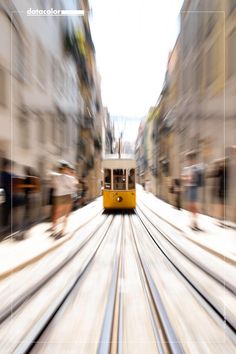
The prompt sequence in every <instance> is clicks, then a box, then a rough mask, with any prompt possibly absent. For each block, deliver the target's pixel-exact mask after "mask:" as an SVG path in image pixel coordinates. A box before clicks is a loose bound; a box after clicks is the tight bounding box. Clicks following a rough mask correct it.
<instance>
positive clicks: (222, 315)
mask: <svg viewBox="0 0 236 354" xmlns="http://www.w3.org/2000/svg"><path fill="white" fill-rule="evenodd" d="M136 215H137V217H138V218H139V220H140V223H141V224H142V225H143V227H144V228H145V230H146V231H147V233H148V234H149V236H150V238H151V240H152V241H153V243H154V244H155V245H156V246H157V248H158V249H159V250H160V251H161V252H162V254H163V255H164V257H166V259H167V260H168V261H169V262H170V264H171V265H172V266H173V267H174V269H175V270H176V271H177V273H178V274H179V275H180V276H181V277H182V278H183V279H184V280H185V281H186V282H187V283H188V284H189V285H190V287H191V288H192V289H193V290H194V292H195V294H197V296H198V297H199V298H200V300H201V301H203V302H204V303H205V304H207V306H208V309H209V310H210V312H212V311H213V313H214V314H216V315H217V318H218V319H219V320H220V321H222V322H223V323H224V325H225V326H226V328H227V329H228V332H229V334H230V335H231V336H232V337H234V336H235V334H236V317H235V314H233V313H232V312H231V310H233V308H235V307H234V306H235V305H236V304H235V296H234V293H235V287H234V286H233V285H231V284H228V283H227V282H224V280H223V279H222V278H221V277H219V278H218V277H217V274H212V272H210V271H209V270H208V269H207V267H205V266H202V264H201V263H200V262H198V261H196V259H194V258H193V257H192V256H191V255H189V254H187V253H186V251H184V250H183V249H179V247H178V246H176V244H175V243H174V242H172V241H171V240H170V239H169V238H168V237H167V235H166V234H165V232H163V230H161V229H160V228H159V227H158V226H157V225H156V224H153V222H152V221H151V220H150V219H149V218H148V217H147V216H145V214H144V212H143V211H140V209H139V208H137V211H136ZM157 233H159V235H161V237H162V238H163V239H164V240H165V241H166V242H168V243H169V245H171V246H172V247H173V248H174V249H175V250H176V251H177V252H178V253H179V254H180V255H181V256H183V257H185V258H186V259H187V260H188V261H189V262H191V263H192V264H194V265H195V266H196V267H197V268H198V269H197V271H198V277H194V274H193V273H192V274H190V272H189V270H188V269H187V266H188V264H187V263H185V264H184V263H183V262H182V260H180V259H179V258H178V257H176V255H174V253H173V252H172V251H171V250H170V247H168V245H166V244H164V243H163V239H162V240H161V241H160V238H159V237H158V235H157ZM183 265H185V266H183ZM199 269H200V271H201V272H200V273H199ZM206 274H207V275H208V277H210V278H212V279H213V281H214V282H215V283H216V284H213V283H212V284H213V286H212V288H213V290H214V291H210V289H209V280H210V279H209V278H208V279H206V281H205V283H206V284H207V285H208V287H207V285H206V286H205V287H204V286H203V279H204V277H205V276H206ZM210 284H211V283H210ZM219 287H221V289H220V288H219ZM219 291H220V293H221V296H219V295H218V296H216V295H215V294H219ZM224 298H225V299H227V300H228V299H229V300H230V304H234V305H232V306H233V307H232V309H231V308H228V309H227V307H226V306H225V305H222V299H224ZM226 310H227V311H226Z"/></svg>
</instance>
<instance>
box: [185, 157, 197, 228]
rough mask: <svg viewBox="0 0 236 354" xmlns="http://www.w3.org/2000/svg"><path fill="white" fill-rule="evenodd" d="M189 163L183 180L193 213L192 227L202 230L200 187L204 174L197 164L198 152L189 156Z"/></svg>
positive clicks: (190, 209)
mask: <svg viewBox="0 0 236 354" xmlns="http://www.w3.org/2000/svg"><path fill="white" fill-rule="evenodd" d="M187 161H188V165H187V166H186V167H184V169H183V172H182V180H183V183H184V186H185V192H186V197H187V201H188V210H189V211H190V213H191V222H190V227H191V229H192V230H194V231H202V230H201V229H200V228H199V226H198V220H197V219H198V218H197V214H198V188H199V186H200V183H202V182H200V180H201V179H202V176H201V175H200V174H201V172H200V170H199V167H198V165H197V164H196V154H194V153H191V154H189V155H188V157H187Z"/></svg>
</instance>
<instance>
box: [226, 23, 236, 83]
mask: <svg viewBox="0 0 236 354" xmlns="http://www.w3.org/2000/svg"><path fill="white" fill-rule="evenodd" d="M228 48H229V49H228V72H227V74H228V75H227V77H228V78H230V77H231V76H233V75H235V73H236V28H235V29H234V31H233V32H231V34H230V36H229V42H228Z"/></svg>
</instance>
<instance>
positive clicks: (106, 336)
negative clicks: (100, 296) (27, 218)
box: [14, 216, 123, 354]
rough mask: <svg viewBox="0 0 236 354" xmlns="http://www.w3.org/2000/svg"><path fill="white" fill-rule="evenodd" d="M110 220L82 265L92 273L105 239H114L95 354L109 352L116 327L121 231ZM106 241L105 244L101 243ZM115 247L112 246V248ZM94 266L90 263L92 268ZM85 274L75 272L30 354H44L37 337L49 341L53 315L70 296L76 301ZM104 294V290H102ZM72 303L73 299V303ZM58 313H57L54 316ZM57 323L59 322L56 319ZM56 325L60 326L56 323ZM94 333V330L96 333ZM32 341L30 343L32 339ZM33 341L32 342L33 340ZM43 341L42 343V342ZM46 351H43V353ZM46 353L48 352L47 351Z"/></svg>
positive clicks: (62, 308) (62, 307) (60, 309)
mask: <svg viewBox="0 0 236 354" xmlns="http://www.w3.org/2000/svg"><path fill="white" fill-rule="evenodd" d="M112 218H113V221H112V223H111V224H110V226H109V228H107V230H106V233H105V234H104V235H103V237H102V239H101V241H100V242H99V244H98V245H97V246H96V248H95V249H94V250H93V251H92V255H91V257H90V259H88V260H87V261H86V265H85V267H84V268H85V271H86V272H87V273H88V276H89V274H91V272H92V269H91V268H92V267H93V266H92V265H93V262H91V261H93V260H94V259H95V257H99V256H98V252H100V253H101V252H102V248H103V249H104V248H105V247H107V244H108V242H107V240H108V238H110V239H111V237H112V236H115V237H116V240H115V242H112V243H113V246H112V248H113V253H112V271H110V270H109V269H108V270H109V272H108V273H111V275H110V276H109V278H110V279H109V283H108V284H110V286H109V289H108V294H107V295H106V306H105V308H104V312H103V311H101V308H100V312H102V313H103V315H102V316H101V314H100V315H99V317H101V321H100V323H101V325H100V330H99V332H100V335H99V336H98V338H99V339H97V341H96V342H97V343H99V345H98V346H97V350H96V353H102V354H105V353H110V349H111V345H112V341H111V339H112V337H114V334H115V335H116V333H115V330H116V328H118V327H119V326H118V323H116V321H115V308H116V302H117V300H118V299H119V294H118V292H117V289H118V282H119V274H120V270H121V248H122V231H123V230H120V231H117V230H119V226H120V223H119V222H118V220H115V218H114V216H112ZM105 241H106V242H105ZM114 244H115V245H114ZM95 265H96V264H94V266H95ZM85 271H83V273H81V271H80V273H79V275H78V277H77V280H76V281H75V283H74V286H73V287H71V288H70V290H69V291H68V292H67V296H66V297H65V298H64V299H63V301H61V302H60V306H59V307H58V308H57V310H56V312H55V311H54V313H53V314H52V316H51V317H50V321H47V323H46V324H45V326H44V328H43V330H41V332H40V333H39V335H38V336H37V338H35V337H34V338H31V343H32V345H31V348H30V349H31V351H30V352H32V353H35V352H36V353H41V352H44V348H43V345H41V342H40V338H41V336H44V335H45V336H46V338H49V341H50V334H49V337H47V331H49V333H50V326H51V329H52V332H53V328H54V327H53V321H54V320H55V322H57V319H56V316H57V315H59V312H60V311H61V312H62V313H63V312H64V311H66V301H68V300H69V297H72V296H74V298H75V299H76V297H78V296H79V293H80V292H81V288H82V287H83V281H85V280H86V279H85ZM106 293H107V291H106ZM75 301H76V300H75ZM57 312H58V313H57ZM116 319H117V321H118V320H119V317H117V316H116ZM58 321H59V320H58ZM59 325H60V324H59ZM97 332H98V331H97ZM32 339H33V340H32ZM35 339H36V340H35ZM43 342H44V341H43V340H42V343H43ZM113 343H114V345H115V346H116V343H117V342H116V341H114V342H113ZM26 352H27V351H16V352H14V353H17V354H18V353H26ZM46 352H47V351H46ZM49 352H50V351H49Z"/></svg>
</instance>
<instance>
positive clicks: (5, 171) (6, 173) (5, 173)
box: [1, 158, 13, 229]
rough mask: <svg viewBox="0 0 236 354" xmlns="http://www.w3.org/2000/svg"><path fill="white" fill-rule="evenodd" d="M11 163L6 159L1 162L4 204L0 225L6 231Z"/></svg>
mask: <svg viewBox="0 0 236 354" xmlns="http://www.w3.org/2000/svg"><path fill="white" fill-rule="evenodd" d="M12 177H13V173H12V162H11V161H10V160H8V159H6V158H3V160H2V171H1V187H2V188H3V189H4V192H5V202H4V203H3V213H2V224H3V226H4V227H5V228H6V229H7V228H10V213H11V205H12Z"/></svg>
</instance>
